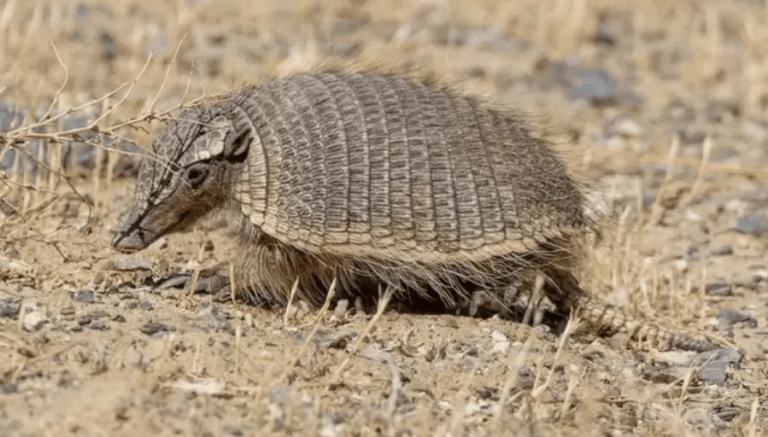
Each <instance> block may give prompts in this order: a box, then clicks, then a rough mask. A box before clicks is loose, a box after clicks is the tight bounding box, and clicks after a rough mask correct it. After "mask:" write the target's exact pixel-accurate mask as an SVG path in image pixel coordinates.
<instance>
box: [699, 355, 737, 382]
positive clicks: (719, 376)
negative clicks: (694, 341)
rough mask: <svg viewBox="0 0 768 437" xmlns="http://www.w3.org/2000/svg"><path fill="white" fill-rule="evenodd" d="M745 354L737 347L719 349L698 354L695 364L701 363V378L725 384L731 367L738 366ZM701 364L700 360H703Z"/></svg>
mask: <svg viewBox="0 0 768 437" xmlns="http://www.w3.org/2000/svg"><path fill="white" fill-rule="evenodd" d="M742 358H744V354H742V353H741V352H739V351H737V350H735V349H718V350H714V351H709V352H702V353H700V354H697V356H696V358H695V359H694V363H693V364H694V365H700V366H701V369H700V370H699V379H701V380H702V381H704V382H705V383H706V384H714V385H717V386H719V387H722V386H724V385H725V382H726V379H727V377H728V369H729V368H730V367H736V368H738V365H739V362H741V360H742ZM702 361H703V363H702V364H699V362H702Z"/></svg>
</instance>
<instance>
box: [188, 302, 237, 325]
mask: <svg viewBox="0 0 768 437" xmlns="http://www.w3.org/2000/svg"><path fill="white" fill-rule="evenodd" d="M195 315H196V316H197V317H199V318H200V319H202V320H204V321H205V322H206V323H207V324H208V327H210V328H213V329H215V330H221V331H232V325H231V324H230V323H229V320H227V319H226V317H224V316H223V315H222V314H221V312H220V311H219V309H218V308H217V307H216V306H214V305H203V306H201V307H200V308H199V309H198V310H197V311H196V312H195Z"/></svg>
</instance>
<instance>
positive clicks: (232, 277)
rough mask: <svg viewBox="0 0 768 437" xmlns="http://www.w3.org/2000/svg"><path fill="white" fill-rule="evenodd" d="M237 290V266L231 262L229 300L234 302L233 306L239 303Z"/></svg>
mask: <svg viewBox="0 0 768 437" xmlns="http://www.w3.org/2000/svg"><path fill="white" fill-rule="evenodd" d="M236 289H237V287H236V284H235V265H234V264H232V263H231V262H230V263H229V298H230V300H231V301H232V304H235V303H237V301H236V297H237V296H236V293H235V290H236Z"/></svg>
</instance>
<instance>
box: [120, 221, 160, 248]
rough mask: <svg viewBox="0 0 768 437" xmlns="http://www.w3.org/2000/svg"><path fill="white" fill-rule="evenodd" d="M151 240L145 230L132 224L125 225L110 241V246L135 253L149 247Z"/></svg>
mask: <svg viewBox="0 0 768 437" xmlns="http://www.w3.org/2000/svg"><path fill="white" fill-rule="evenodd" d="M153 240H154V238H153V237H152V236H151V235H150V233H149V232H146V230H145V229H142V228H141V227H139V226H136V225H134V224H133V223H125V224H123V226H122V227H121V228H120V230H118V231H117V234H115V237H114V238H113V239H112V246H114V247H115V248H116V249H118V250H124V251H135V250H141V249H144V248H145V247H147V246H149V244H150V243H152V241H153Z"/></svg>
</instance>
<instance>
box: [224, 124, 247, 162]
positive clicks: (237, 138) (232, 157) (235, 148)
mask: <svg viewBox="0 0 768 437" xmlns="http://www.w3.org/2000/svg"><path fill="white" fill-rule="evenodd" d="M249 133H250V132H249V131H248V130H241V131H240V132H237V131H230V132H229V134H228V135H227V138H226V139H224V158H225V159H226V160H227V161H231V162H243V161H245V157H246V156H248V148H249V146H250V145H251V140H250V137H249V136H248V134H249Z"/></svg>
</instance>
